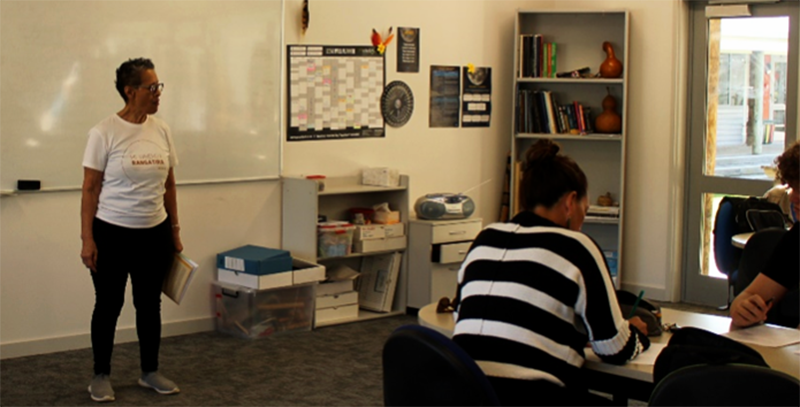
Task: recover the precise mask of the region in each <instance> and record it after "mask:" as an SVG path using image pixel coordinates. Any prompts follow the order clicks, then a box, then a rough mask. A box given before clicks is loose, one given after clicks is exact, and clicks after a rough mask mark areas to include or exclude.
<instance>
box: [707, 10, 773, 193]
mask: <svg viewBox="0 0 800 407" xmlns="http://www.w3.org/2000/svg"><path fill="white" fill-rule="evenodd" d="M708 30H709V32H708V34H709V35H708V38H709V43H708V67H707V68H708V70H707V72H708V77H707V82H706V83H707V86H706V89H707V92H708V95H707V96H708V97H707V98H706V100H708V101H709V102H708V106H707V111H706V115H707V116H706V149H705V172H704V173H705V175H709V176H711V175H713V176H718V177H729V178H749V179H764V180H769V179H771V175H772V171H770V168H771V167H772V166H773V160H774V159H775V157H776V156H778V155H779V154H780V153H781V152H783V148H784V132H785V117H786V115H785V112H786V71H787V64H786V54H787V51H788V42H789V41H788V37H789V18H788V17H750V18H724V19H710V20H708ZM768 174H769V175H768Z"/></svg>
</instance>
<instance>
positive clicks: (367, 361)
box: [0, 303, 727, 406]
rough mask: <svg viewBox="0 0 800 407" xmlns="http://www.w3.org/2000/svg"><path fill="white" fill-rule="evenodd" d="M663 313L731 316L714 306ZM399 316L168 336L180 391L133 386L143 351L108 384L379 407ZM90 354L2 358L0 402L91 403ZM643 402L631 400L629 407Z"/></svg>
mask: <svg viewBox="0 0 800 407" xmlns="http://www.w3.org/2000/svg"><path fill="white" fill-rule="evenodd" d="M659 305H661V306H662V307H669V308H676V309H682V310H687V311H694V312H703V313H709V314H715V315H727V312H726V311H718V310H716V309H714V308H710V307H702V306H695V305H687V304H671V303H659ZM415 323H416V317H412V316H407V315H404V316H396V317H390V318H384V319H378V320H373V321H366V322H359V323H352V324H344V325H337V326H332V327H326V328H322V329H318V330H314V331H310V332H291V333H283V334H278V335H273V336H270V337H267V338H262V339H255V340H245V339H240V338H236V337H232V336H228V335H225V334H221V333H217V332H203V333H197V334H192V335H184V336H177V337H170V338H164V339H163V340H162V345H161V369H160V370H161V372H162V373H164V374H165V375H166V376H167V377H169V378H171V379H173V380H175V382H176V383H177V384H178V385H179V386H180V388H181V393H180V394H177V395H170V396H163V395H160V394H157V393H156V392H154V391H152V390H150V389H145V388H142V387H139V385H138V384H137V379H138V377H139V348H138V345H137V344H136V343H126V344H120V345H117V346H115V348H114V357H113V361H112V373H111V380H112V384H113V385H114V390H115V391H116V397H117V400H116V401H115V402H113V403H110V404H112V405H119V406H379V405H383V383H382V377H383V374H382V371H381V350H382V349H383V343H384V342H385V341H386V338H387V337H388V336H389V334H390V333H391V332H392V331H393V330H394V329H395V328H397V327H399V326H401V325H406V324H415ZM91 375H92V351H91V349H81V350H75V351H68V352H59V353H51V354H46V355H37V356H28V357H21V358H14V359H5V360H2V361H0V404H1V405H3V406H81V405H97V403H94V402H93V401H92V400H91V399H90V398H89V393H88V391H87V387H88V385H89V381H90V380H91ZM645 404H646V403H642V402H637V401H631V402H630V404H629V405H632V406H643V405H645Z"/></svg>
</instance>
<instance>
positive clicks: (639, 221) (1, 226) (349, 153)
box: [0, 0, 683, 357]
mask: <svg viewBox="0 0 800 407" xmlns="http://www.w3.org/2000/svg"><path fill="white" fill-rule="evenodd" d="M310 3H311V25H310V28H309V30H308V32H307V34H306V35H305V37H304V38H301V35H300V27H299V26H300V9H301V4H302V1H301V0H286V7H285V9H286V15H285V17H286V23H285V24H286V29H285V37H286V44H321V45H327V44H334V45H336V44H345V45H366V44H369V41H370V39H369V38H370V33H371V29H372V28H375V29H378V30H381V31H384V30H387V29H388V27H389V26H394V27H395V29H397V27H398V26H410V27H419V28H421V56H420V72H419V73H415V74H405V73H404V74H401V73H397V72H396V60H395V52H396V45H397V43H396V41H395V42H393V43H392V44H391V45H390V46H389V49H388V51H387V58H386V61H387V72H386V79H387V82H388V81H392V80H402V81H405V82H406V83H407V84H408V85H409V86H410V87H411V89H412V91H413V92H414V97H415V110H414V115H413V116H412V118H411V120H410V121H409V123H408V124H406V125H405V126H404V127H401V128H397V129H395V128H391V127H388V126H387V136H386V137H385V138H382V139H365V140H333V141H312V142H293V143H285V144H284V146H283V154H284V155H283V163H284V174H286V175H296V174H311V173H314V174H326V175H329V176H335V175H354V174H357V173H358V172H359V170H360V169H361V168H363V167H367V166H389V167H395V168H398V169H400V170H401V172H402V173H405V174H408V175H409V176H410V179H411V190H410V195H411V197H412V200H414V199H415V198H416V197H418V196H420V195H422V194H425V193H429V192H458V191H461V190H465V189H467V188H470V187H472V186H474V185H477V184H478V183H480V182H482V181H484V180H487V179H492V180H493V181H492V182H491V183H488V184H486V185H485V186H483V187H481V188H480V189H478V190H474V191H472V192H471V193H470V195H471V196H472V197H473V198H474V199H475V201H476V203H477V205H478V213H477V214H476V215H477V216H481V217H483V219H484V223H487V222H491V221H495V220H496V219H497V217H498V212H499V206H500V196H501V193H500V192H501V188H502V185H501V183H502V179H503V171H504V168H505V158H506V154H507V153H508V150H509V148H510V137H511V132H510V128H511V100H512V94H511V92H512V81H511V72H512V68H511V66H512V60H513V54H512V48H513V42H514V41H513V40H514V39H513V32H514V17H515V12H516V9H517V8H524V9H554V8H558V9H562V10H572V9H574V10H579V9H614V10H618V9H622V8H627V9H629V10H630V11H631V39H630V44H631V50H630V55H629V58H630V61H629V63H628V66H626V68H625V69H627V70H628V72H629V73H630V82H629V83H630V90H629V95H628V97H629V104H628V105H629V112H628V125H629V129H630V131H629V134H630V138H629V140H628V161H627V174H628V175H627V179H626V181H627V197H626V202H625V206H626V208H627V210H628V212H627V217H626V223H625V231H624V234H625V236H626V240H625V246H624V258H623V259H622V266H623V268H624V270H625V273H624V275H623V285H624V286H625V287H628V288H631V289H638V288H640V287H641V288H645V289H647V293H648V294H647V295H648V297H651V298H656V299H659V298H660V299H666V298H675V297H673V296H672V294H673V292H674V289H675V287H676V280H675V276H676V275H677V274H676V272H677V270H678V269H679V259H678V258H677V256H678V255H679V251H678V250H677V248H678V247H680V246H679V241H678V238H679V237H680V233H679V231H680V230H679V229H678V233H676V231H675V228H676V227H677V226H675V227H673V225H679V224H680V219H678V213H679V212H678V213H676V212H675V211H674V210H673V209H672V208H671V207H670V205H671V204H674V203H675V202H676V200H677V202H678V203H680V193H681V191H682V175H681V174H682V170H681V168H682V167H681V166H680V165H681V163H680V160H679V158H680V157H682V145H681V144H680V142H679V140H680V139H681V137H679V134H680V132H681V130H682V127H681V124H680V118H681V117H682V104H681V102H680V100H679V97H680V95H682V92H683V90H682V88H681V86H682V85H681V84H680V83H681V80H680V77H681V76H680V75H679V73H680V69H679V68H680V64H681V62H682V61H683V60H682V58H680V49H681V48H680V44H679V43H678V40H679V38H680V36H679V35H677V34H678V33H677V32H676V27H680V26H681V18H682V13H683V11H682V3H681V2H680V1H676V0H661V1H657V0H651V1H634V0H630V1H603V2H600V1H510V0H509V1H506V0H486V1H483V0H472V1H442V0H440V1H389V0H371V1H363V0H362V1H357V0H316V1H311V2H310ZM601 42H602V39H598V47H599V46H600V43H601ZM676 55H677V57H676ZM467 63H473V64H475V65H476V66H490V67H491V68H492V73H493V75H492V76H493V84H492V85H493V94H492V98H493V99H492V103H493V106H492V111H493V113H492V125H491V127H490V128H484V129H460V128H458V129H456V128H454V129H431V128H428V86H429V74H430V71H429V67H430V65H460V66H464V65H466V64H467ZM599 63H600V61H598V66H599ZM275 103H285V97H282V99H281V101H275ZM676 157H677V158H676ZM178 176H180V173H179V172H178ZM178 194H179V208H180V216H181V224H182V227H183V234H184V245H185V247H186V252H187V253H188V254H189V255H190V256H192V257H193V258H195V259H196V260H198V261H199V262H200V263H201V266H202V267H203V271H202V274H201V275H200V276H198V279H197V280H196V281H195V282H194V283H193V291H192V292H191V293H190V294H189V295H188V298H187V299H186V300H185V304H184V305H181V306H180V307H176V306H174V305H173V304H171V303H168V301H169V300H166V301H165V302H164V304H165V305H164V312H163V319H164V323H165V328H164V330H165V334H177V333H184V332H192V331H199V330H206V329H212V328H211V327H212V325H211V321H212V319H211V315H212V303H211V301H210V295H209V291H208V286H209V283H210V281H212V280H213V279H214V262H213V260H214V255H215V253H217V252H219V251H221V250H225V249H228V248H231V247H236V246H238V245H241V244H246V243H252V244H259V245H265V246H272V247H276V246H278V245H279V244H280V188H279V184H278V183H277V182H274V181H266V182H252V183H235V184H220V185H202V186H180V187H179V189H178ZM412 203H413V202H412ZM79 205H80V194H79V192H63V193H41V194H30V195H22V196H15V197H3V198H2V199H0V281H2V284H0V328H1V329H0V352H2V354H1V355H0V356H2V357H11V356H15V355H20V354H30V353H35V352H47V351H54V350H61V349H68V348H77V347H86V346H89V341H88V332H89V320H90V316H91V311H92V304H93V294H94V293H93V289H92V285H91V280H90V278H89V275H88V272H87V271H86V270H85V269H84V268H83V266H82V264H81V262H80V259H79V252H80V239H79V234H80V224H79ZM133 321H134V319H133V311H132V305H131V304H130V300H128V304H127V305H126V308H125V310H124V311H123V316H122V318H121V319H120V324H119V326H120V328H121V330H122V332H121V333H120V334H118V338H120V339H121V340H133V339H134V338H135V337H134V336H133V330H132V327H133V325H134V322H133Z"/></svg>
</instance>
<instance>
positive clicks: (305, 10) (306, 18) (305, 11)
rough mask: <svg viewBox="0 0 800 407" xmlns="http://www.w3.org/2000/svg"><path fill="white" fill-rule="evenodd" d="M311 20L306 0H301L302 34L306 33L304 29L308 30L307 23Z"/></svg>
mask: <svg viewBox="0 0 800 407" xmlns="http://www.w3.org/2000/svg"><path fill="white" fill-rule="evenodd" d="M310 20H311V13H309V12H308V0H303V17H302V22H303V35H306V30H308V23H309V21H310Z"/></svg>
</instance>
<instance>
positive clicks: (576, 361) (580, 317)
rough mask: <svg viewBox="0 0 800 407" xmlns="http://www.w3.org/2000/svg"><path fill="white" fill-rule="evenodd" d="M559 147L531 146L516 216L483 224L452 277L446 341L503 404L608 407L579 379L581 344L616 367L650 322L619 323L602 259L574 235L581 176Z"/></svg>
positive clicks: (582, 198)
mask: <svg viewBox="0 0 800 407" xmlns="http://www.w3.org/2000/svg"><path fill="white" fill-rule="evenodd" d="M559 149H560V147H559V146H558V145H557V144H555V143H553V141H551V140H550V139H540V140H538V141H537V142H536V143H535V144H534V145H532V146H531V147H530V149H528V151H527V153H526V165H525V171H524V173H523V175H522V182H521V187H522V188H521V189H522V191H521V197H522V208H523V211H522V212H520V213H519V214H517V215H516V216H514V218H513V219H512V220H511V221H510V222H509V223H494V224H491V225H489V226H487V227H486V228H485V229H484V230H483V231H482V232H481V233H480V234H479V235H478V236H477V237H476V238H475V241H474V242H473V244H472V247H471V248H470V251H469V253H468V254H467V257H466V258H465V259H464V263H463V265H462V266H461V270H459V272H458V294H457V301H459V304H458V308H457V310H456V311H457V317H456V325H455V331H454V335H453V341H455V342H456V343H457V344H458V345H459V346H461V347H462V348H463V349H464V350H465V351H466V352H467V354H469V355H470V356H471V357H472V358H473V359H475V361H476V362H477V364H478V366H480V368H481V369H482V370H483V372H484V373H486V375H487V376H488V378H489V382H491V383H492V387H494V390H495V393H496V394H497V397H498V399H499V400H500V404H501V405H508V406H517V405H528V406H529V405H541V406H556V405H584V406H596V405H602V404H608V400H604V399H602V398H599V397H596V396H594V395H591V394H590V393H589V392H588V390H587V388H588V386H587V384H586V383H585V382H584V378H583V372H581V367H582V366H583V362H584V359H585V355H584V347H585V346H586V344H587V343H589V344H590V345H591V347H592V350H594V353H596V354H597V355H598V356H599V357H600V358H601V359H602V360H603V361H605V362H607V363H614V364H624V363H625V362H626V361H627V360H630V359H633V358H635V357H636V356H637V355H638V354H639V353H641V352H642V351H644V350H646V349H647V348H648V347H649V346H650V341H649V340H648V339H647V336H646V335H647V325H645V324H644V322H643V321H642V320H641V319H639V318H638V317H633V318H631V319H630V321H626V320H625V318H624V317H623V315H622V312H621V311H620V308H619V305H618V303H617V298H616V294H615V289H614V284H613V283H612V281H611V274H610V273H609V272H608V268H607V267H606V262H605V257H603V252H602V251H601V250H600V248H599V247H598V246H597V243H595V242H594V240H592V239H591V238H590V237H589V236H587V235H585V234H583V233H581V232H580V230H581V226H582V225H583V221H584V218H585V217H586V211H587V209H588V207H589V198H588V194H587V188H588V187H587V181H586V175H585V174H584V173H583V171H582V170H581V169H580V167H578V164H576V163H575V161H573V160H572V159H571V158H569V157H567V156H565V155H563V154H559Z"/></svg>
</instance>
